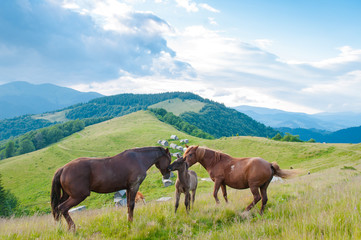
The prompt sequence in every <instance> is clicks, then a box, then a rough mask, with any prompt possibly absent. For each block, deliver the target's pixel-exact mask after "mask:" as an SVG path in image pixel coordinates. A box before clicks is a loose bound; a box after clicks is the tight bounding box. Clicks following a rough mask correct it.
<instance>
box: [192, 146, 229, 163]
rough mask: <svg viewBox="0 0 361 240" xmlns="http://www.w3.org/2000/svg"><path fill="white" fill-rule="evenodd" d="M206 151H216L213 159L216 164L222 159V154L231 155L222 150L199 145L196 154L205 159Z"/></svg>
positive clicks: (198, 157)
mask: <svg viewBox="0 0 361 240" xmlns="http://www.w3.org/2000/svg"><path fill="white" fill-rule="evenodd" d="M206 151H211V152H214V158H212V159H211V160H213V161H212V164H215V163H217V162H219V161H221V157H222V156H227V157H229V155H227V154H225V153H222V152H221V151H215V150H213V149H210V148H207V147H198V148H197V151H196V156H197V159H198V160H199V159H204V155H205V154H206ZM208 161H209V160H208Z"/></svg>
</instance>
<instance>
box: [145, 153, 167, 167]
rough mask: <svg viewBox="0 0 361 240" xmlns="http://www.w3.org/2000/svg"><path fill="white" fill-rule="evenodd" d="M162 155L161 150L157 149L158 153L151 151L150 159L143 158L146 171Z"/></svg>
mask: <svg viewBox="0 0 361 240" xmlns="http://www.w3.org/2000/svg"><path fill="white" fill-rule="evenodd" d="M162 155H163V152H162V150H161V149H159V151H152V156H151V157H147V158H145V161H144V163H145V165H146V166H145V167H146V168H147V170H148V169H149V168H150V167H151V166H152V165H153V164H155V163H156V162H157V161H158V159H159V158H160V157H161V156H162Z"/></svg>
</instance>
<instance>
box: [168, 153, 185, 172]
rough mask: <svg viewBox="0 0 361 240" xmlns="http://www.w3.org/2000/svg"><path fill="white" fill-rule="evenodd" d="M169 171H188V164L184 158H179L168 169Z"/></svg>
mask: <svg viewBox="0 0 361 240" xmlns="http://www.w3.org/2000/svg"><path fill="white" fill-rule="evenodd" d="M168 169H169V171H174V170H183V169H184V170H187V169H188V163H186V162H185V160H184V158H183V157H180V156H178V158H177V159H176V160H175V161H174V162H173V163H172V164H171V165H169V167H168Z"/></svg>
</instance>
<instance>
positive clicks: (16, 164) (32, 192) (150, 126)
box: [0, 111, 199, 212]
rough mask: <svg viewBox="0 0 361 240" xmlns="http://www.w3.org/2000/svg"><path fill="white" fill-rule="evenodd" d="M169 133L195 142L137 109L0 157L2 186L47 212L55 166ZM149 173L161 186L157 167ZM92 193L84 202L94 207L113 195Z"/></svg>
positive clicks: (154, 142) (32, 207)
mask: <svg viewBox="0 0 361 240" xmlns="http://www.w3.org/2000/svg"><path fill="white" fill-rule="evenodd" d="M171 134H177V135H178V136H179V137H181V138H185V137H186V138H188V139H190V140H191V142H192V141H193V142H199V140H198V139H197V140H195V138H193V137H191V136H188V135H185V134H183V133H181V132H179V131H177V130H175V129H174V128H173V127H171V126H169V125H167V124H164V123H162V122H160V121H159V120H158V119H156V118H155V117H153V116H152V115H150V114H148V113H145V112H143V111H141V112H137V113H134V114H130V115H127V116H124V117H121V118H116V119H113V120H110V121H106V122H103V123H100V124H97V125H94V126H90V127H87V128H85V129H84V130H83V131H81V132H79V133H76V134H73V135H72V136H70V137H68V138H66V139H64V140H63V141H61V142H59V143H56V144H53V145H51V146H50V147H47V148H45V149H42V150H39V151H36V152H32V153H29V154H25V155H21V156H17V157H13V158H9V159H5V160H2V161H0V173H1V174H2V179H3V183H4V187H5V188H6V189H10V190H11V192H13V193H14V194H15V195H16V196H17V197H18V198H19V200H20V202H21V204H22V207H25V208H27V209H29V210H30V211H37V210H39V211H41V212H43V211H45V212H49V211H50V208H49V207H50V206H49V204H48V202H49V196H50V195H49V194H50V184H51V180H52V177H53V174H54V172H55V171H56V169H57V168H59V167H61V166H63V165H64V164H65V163H67V162H69V161H71V160H73V159H75V158H78V157H84V156H86V157H103V156H113V155H116V154H118V153H120V152H122V151H124V150H126V149H129V148H134V147H143V146H156V145H157V141H158V140H159V139H168V138H170V135H171ZM153 173H154V174H153ZM149 175H150V176H149V180H152V178H153V175H154V179H156V180H158V181H156V183H157V186H159V187H161V186H162V183H161V174H160V173H159V171H158V170H156V169H154V170H153V169H152V170H151V171H150V174H149ZM154 179H153V180H154ZM169 191H170V190H169ZM160 194H161V193H159V195H160ZM93 195H94V196H93ZM96 195H97V194H92V196H91V197H90V200H89V203H86V204H87V205H91V206H98V204H99V203H101V204H103V203H104V200H103V199H104V198H105V200H107V201H105V203H112V198H113V194H109V195H100V198H101V199H99V196H96ZM155 197H158V196H155ZM93 199H96V200H95V202H93Z"/></svg>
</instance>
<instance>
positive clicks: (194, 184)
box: [188, 170, 198, 191]
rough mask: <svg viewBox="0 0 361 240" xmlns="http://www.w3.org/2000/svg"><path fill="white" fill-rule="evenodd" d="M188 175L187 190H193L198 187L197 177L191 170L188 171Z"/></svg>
mask: <svg viewBox="0 0 361 240" xmlns="http://www.w3.org/2000/svg"><path fill="white" fill-rule="evenodd" d="M188 174H189V185H190V186H189V190H191V191H192V190H195V189H196V188H197V185H198V177H197V173H196V172H195V171H192V170H188Z"/></svg>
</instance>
